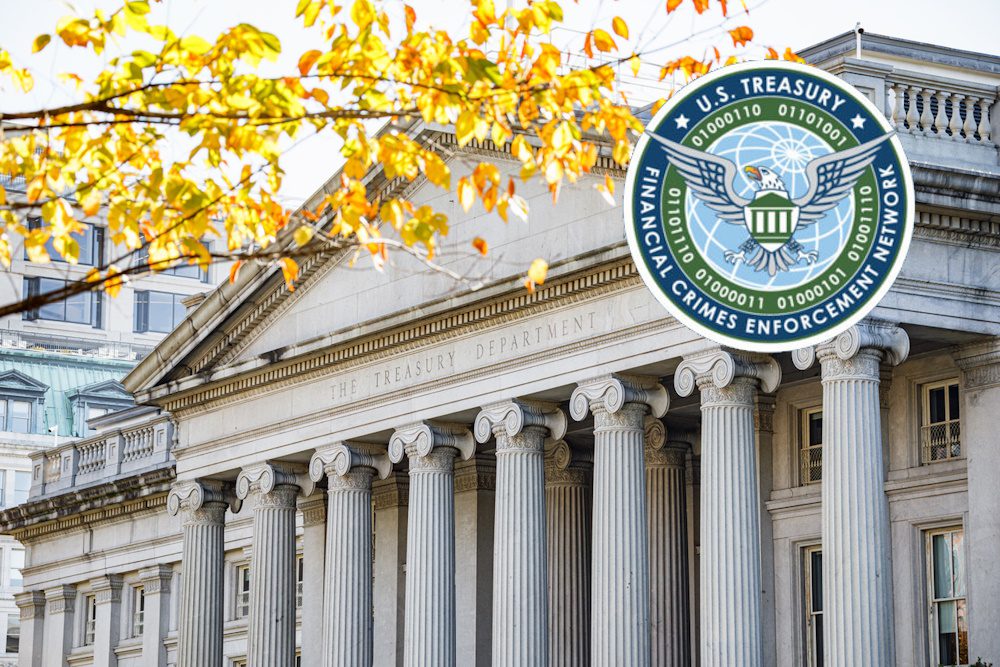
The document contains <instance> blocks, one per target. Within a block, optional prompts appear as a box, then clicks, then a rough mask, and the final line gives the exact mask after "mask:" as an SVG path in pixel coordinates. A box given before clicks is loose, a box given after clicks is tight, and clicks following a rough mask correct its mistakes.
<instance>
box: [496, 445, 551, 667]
mask: <svg viewBox="0 0 1000 667" xmlns="http://www.w3.org/2000/svg"><path fill="white" fill-rule="evenodd" d="M494 433H495V434H496V439H497V473H496V474H497V482H496V484H497V486H496V515H495V518H494V532H493V535H494V537H493V548H494V558H493V664H494V665H510V666H514V665H538V666H539V667H542V666H543V665H545V661H546V659H547V657H548V628H547V624H548V610H547V601H548V597H547V593H546V585H547V574H546V561H545V539H546V538H545V460H544V454H543V449H542V448H543V443H544V441H545V433H546V432H545V429H543V428H539V427H535V426H529V427H526V428H525V429H523V430H522V431H521V432H520V433H518V434H516V435H507V434H506V433H505V432H504V430H503V428H502V427H501V428H498V429H494Z"/></svg>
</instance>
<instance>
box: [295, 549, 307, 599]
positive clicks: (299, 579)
mask: <svg viewBox="0 0 1000 667" xmlns="http://www.w3.org/2000/svg"><path fill="white" fill-rule="evenodd" d="M305 572H306V571H305V562H304V561H303V559H302V554H301V553H298V554H296V555H295V609H296V610H300V609H302V589H303V584H304V582H305V578H306V574H305Z"/></svg>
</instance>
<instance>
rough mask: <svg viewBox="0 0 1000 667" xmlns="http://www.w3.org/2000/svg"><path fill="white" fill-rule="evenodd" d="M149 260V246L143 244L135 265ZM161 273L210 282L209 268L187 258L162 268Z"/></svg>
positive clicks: (137, 252)
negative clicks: (193, 262) (204, 267)
mask: <svg viewBox="0 0 1000 667" xmlns="http://www.w3.org/2000/svg"><path fill="white" fill-rule="evenodd" d="M205 247H206V248H209V249H211V245H210V244H208V243H206V244H205ZM147 262H149V248H148V247H147V246H143V247H141V248H139V249H138V250H136V251H135V259H134V260H133V266H141V265H143V264H146V263H147ZM159 273H163V274H166V275H168V276H178V277H180V278H193V279H195V280H200V281H201V282H203V283H207V282H208V269H203V268H201V267H200V266H198V265H197V264H190V263H188V261H187V260H186V259H184V260H181V261H180V262H179V263H178V264H176V265H174V266H171V267H170V268H168V269H160V271H159Z"/></svg>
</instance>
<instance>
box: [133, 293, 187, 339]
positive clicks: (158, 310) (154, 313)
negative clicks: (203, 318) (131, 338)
mask: <svg viewBox="0 0 1000 667" xmlns="http://www.w3.org/2000/svg"><path fill="white" fill-rule="evenodd" d="M184 298H185V297H184V296H183V295H180V294H169V293H167V292H136V293H135V331H136V333H144V332H147V331H155V332H157V333H170V332H171V331H173V330H174V327H176V326H177V325H178V324H180V323H181V320H183V319H184V315H185V313H186V311H187V309H186V308H185V307H184V304H183V303H181V300H182V299H184Z"/></svg>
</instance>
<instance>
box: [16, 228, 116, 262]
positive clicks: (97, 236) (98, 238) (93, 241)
mask: <svg viewBox="0 0 1000 667" xmlns="http://www.w3.org/2000/svg"><path fill="white" fill-rule="evenodd" d="M81 224H83V225H84V226H86V227H87V228H88V230H87V232H84V234H83V238H79V236H78V235H77V234H73V235H72V236H73V237H74V238H76V240H77V243H79V245H80V258H79V259H78V260H77V266H104V240H105V238H106V233H105V228H104V227H102V226H100V225H95V224H93V223H91V222H84V223H81ZM27 227H28V229H41V228H42V219H41V218H40V217H38V216H28V219H27ZM88 233H89V234H90V243H89V248H88V251H89V253H90V255H89V257H88V256H85V255H84V254H83V252H84V243H83V241H84V240H86V238H87V234H88ZM45 250H46V251H47V252H48V253H49V261H50V262H52V263H56V264H68V263H69V262H67V261H66V260H65V259H63V256H62V255H61V254H59V252H58V251H57V250H56V249H55V245H54V244H53V240H52V237H49V239H48V240H47V241H46V242H45ZM24 259H26V260H27V259H29V257H28V249H27V247H25V249H24ZM95 259H96V261H94V260H95Z"/></svg>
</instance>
